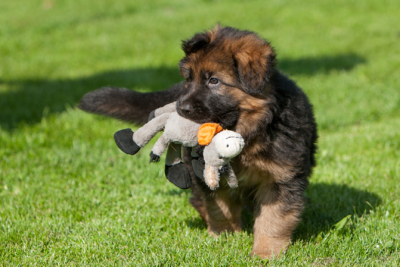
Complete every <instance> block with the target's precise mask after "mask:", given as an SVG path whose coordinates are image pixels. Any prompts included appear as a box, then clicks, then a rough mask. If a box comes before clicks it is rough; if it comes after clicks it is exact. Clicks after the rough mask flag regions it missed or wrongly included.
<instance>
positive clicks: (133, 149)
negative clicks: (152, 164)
mask: <svg viewBox="0 0 400 267" xmlns="http://www.w3.org/2000/svg"><path fill="white" fill-rule="evenodd" d="M133 134H134V132H133V131H132V130H131V129H123V130H120V131H118V132H116V133H115V134H114V141H115V143H116V144H117V146H118V148H119V149H121V151H122V152H124V153H126V154H129V155H135V154H136V153H137V152H139V150H140V146H138V145H137V144H136V143H135V141H133Z"/></svg>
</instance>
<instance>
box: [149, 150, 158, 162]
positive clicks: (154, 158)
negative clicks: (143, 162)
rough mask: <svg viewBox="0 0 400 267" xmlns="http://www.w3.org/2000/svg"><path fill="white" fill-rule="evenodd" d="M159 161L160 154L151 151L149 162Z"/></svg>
mask: <svg viewBox="0 0 400 267" xmlns="http://www.w3.org/2000/svg"><path fill="white" fill-rule="evenodd" d="M159 161H160V156H159V155H156V154H154V153H153V151H151V152H150V163H152V162H159Z"/></svg>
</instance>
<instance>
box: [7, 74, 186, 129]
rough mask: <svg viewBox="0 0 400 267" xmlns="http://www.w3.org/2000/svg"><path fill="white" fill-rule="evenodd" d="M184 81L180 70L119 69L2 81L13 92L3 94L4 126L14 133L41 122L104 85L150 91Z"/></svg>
mask: <svg viewBox="0 0 400 267" xmlns="http://www.w3.org/2000/svg"><path fill="white" fill-rule="evenodd" d="M181 80H182V78H181V77H180V75H179V70H178V68H177V67H176V68H173V67H159V68H146V69H128V70H116V71H108V72H104V73H100V74H97V75H93V76H89V77H82V78H77V79H65V80H43V79H27V80H15V81H5V80H0V87H1V86H2V85H6V86H9V87H10V89H11V90H10V92H1V91H0V107H1V113H0V125H1V127H2V129H4V130H13V129H15V128H17V127H18V125H19V124H20V123H26V124H29V125H32V124H35V123H38V122H40V121H41V119H42V117H43V116H46V115H49V114H52V113H60V112H63V111H65V109H66V107H68V106H75V105H76V104H77V103H78V102H79V100H80V99H81V98H82V96H83V95H84V94H86V93H87V92H89V91H92V90H95V89H97V88H100V87H103V86H116V87H125V88H135V90H143V91H146V92H150V91H158V90H162V89H165V88H168V87H169V86H171V85H173V84H175V83H178V82H180V81H181Z"/></svg>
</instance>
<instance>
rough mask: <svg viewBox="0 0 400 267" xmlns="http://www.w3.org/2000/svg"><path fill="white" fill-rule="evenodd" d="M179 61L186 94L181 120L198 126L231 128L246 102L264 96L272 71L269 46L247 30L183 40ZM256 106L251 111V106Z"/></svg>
mask: <svg viewBox="0 0 400 267" xmlns="http://www.w3.org/2000/svg"><path fill="white" fill-rule="evenodd" d="M182 49H183V51H184V52H185V54H186V56H185V57H184V58H183V59H182V60H181V61H180V63H179V67H180V71H181V75H182V76H183V77H184V78H185V79H186V90H187V91H186V94H184V95H182V97H181V98H180V99H179V101H178V106H177V107H178V112H179V114H180V115H181V116H183V117H186V118H188V119H191V120H193V121H196V122H199V123H205V122H216V123H220V124H221V125H222V126H223V127H224V128H231V127H233V126H234V125H235V124H236V123H237V122H238V120H239V117H240V114H241V112H242V109H243V108H245V107H249V106H252V104H251V103H250V104H249V103H248V102H249V99H250V100H251V99H255V100H257V99H260V98H263V97H264V94H265V91H266V90H267V88H268V83H269V80H270V78H271V77H272V76H273V74H274V72H275V69H274V66H275V53H274V51H273V49H272V47H271V46H270V44H269V43H268V42H267V41H265V40H263V39H261V38H260V37H258V36H257V35H256V34H255V33H253V32H249V31H239V30H237V29H234V28H230V27H221V26H219V25H217V26H216V27H215V28H214V29H213V30H211V31H208V32H205V33H199V34H196V35H195V36H193V37H192V38H191V39H189V40H187V41H184V42H183V44H182ZM251 108H254V107H250V109H251Z"/></svg>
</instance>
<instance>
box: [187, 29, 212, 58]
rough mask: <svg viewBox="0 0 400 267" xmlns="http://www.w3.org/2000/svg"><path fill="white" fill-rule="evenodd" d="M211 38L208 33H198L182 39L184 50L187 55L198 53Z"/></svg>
mask: <svg viewBox="0 0 400 267" xmlns="http://www.w3.org/2000/svg"><path fill="white" fill-rule="evenodd" d="M210 41H211V39H210V36H209V35H208V34H207V33H197V34H196V35H195V36H193V37H192V38H191V39H189V40H186V41H182V50H183V52H185V54H186V56H187V55H189V54H192V53H196V52H197V51H199V50H200V49H201V48H203V47H204V46H206V45H208V44H209V43H210Z"/></svg>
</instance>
